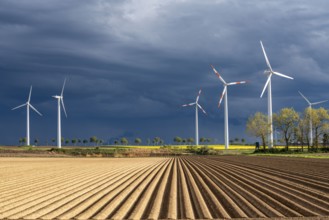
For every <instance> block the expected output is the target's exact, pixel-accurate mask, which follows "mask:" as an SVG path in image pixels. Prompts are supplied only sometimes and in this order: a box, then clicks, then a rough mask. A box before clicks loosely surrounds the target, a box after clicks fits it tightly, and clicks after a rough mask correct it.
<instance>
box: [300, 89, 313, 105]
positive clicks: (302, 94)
mask: <svg viewBox="0 0 329 220" xmlns="http://www.w3.org/2000/svg"><path fill="white" fill-rule="evenodd" d="M298 92H299V94H300V95H301V96H302V97H303V98H304V99H305V101H306V102H307V103H308V104H309V105H311V102H310V101H309V100H308V99H307V98H306V97H305V96H304V95H303V94H302V93H301V92H300V91H298Z"/></svg>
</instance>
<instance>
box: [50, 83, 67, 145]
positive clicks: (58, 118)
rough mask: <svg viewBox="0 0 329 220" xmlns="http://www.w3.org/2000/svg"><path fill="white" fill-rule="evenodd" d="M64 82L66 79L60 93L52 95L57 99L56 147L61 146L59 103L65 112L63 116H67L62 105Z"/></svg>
mask: <svg viewBox="0 0 329 220" xmlns="http://www.w3.org/2000/svg"><path fill="white" fill-rule="evenodd" d="M65 83H66V79H65V80H64V84H63V88H62V92H61V95H60V96H59V95H54V96H53V98H55V99H57V103H58V104H57V110H58V111H57V115H58V116H57V147H58V148H61V147H62V142H61V139H62V128H61V104H62V106H63V110H64V113H65V117H67V114H66V111H65V106H64V101H63V100H64V96H63V93H64V87H65Z"/></svg>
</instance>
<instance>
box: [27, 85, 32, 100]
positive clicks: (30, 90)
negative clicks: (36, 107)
mask: <svg viewBox="0 0 329 220" xmlns="http://www.w3.org/2000/svg"><path fill="white" fill-rule="evenodd" d="M31 94H32V86H31V88H30V94H29V99H28V100H27V102H28V103H30V100H31Z"/></svg>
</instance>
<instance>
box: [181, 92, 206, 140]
mask: <svg viewBox="0 0 329 220" xmlns="http://www.w3.org/2000/svg"><path fill="white" fill-rule="evenodd" d="M200 94H201V89H200V90H199V94H198V96H197V97H196V100H195V102H192V103H189V104H185V105H182V106H183V107H186V106H193V105H195V145H196V146H198V145H199V124H198V108H200V109H201V111H202V112H203V113H204V114H207V113H206V111H205V110H204V109H203V108H202V107H201V105H200V104H199V98H200Z"/></svg>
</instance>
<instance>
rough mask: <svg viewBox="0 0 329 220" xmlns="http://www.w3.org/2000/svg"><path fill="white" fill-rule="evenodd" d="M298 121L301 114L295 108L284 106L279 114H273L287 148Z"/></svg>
mask: <svg viewBox="0 0 329 220" xmlns="http://www.w3.org/2000/svg"><path fill="white" fill-rule="evenodd" d="M298 121H299V114H298V113H297V112H296V111H295V110H294V109H293V108H283V109H281V110H280V112H279V113H278V114H273V122H274V125H275V127H276V128H277V129H278V130H280V131H281V132H282V134H283V137H284V141H285V143H286V149H287V150H288V147H289V142H290V140H291V138H292V136H293V134H294V130H295V128H296V127H297V125H298Z"/></svg>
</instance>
